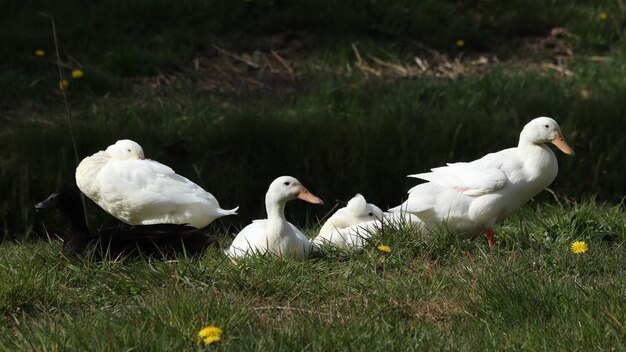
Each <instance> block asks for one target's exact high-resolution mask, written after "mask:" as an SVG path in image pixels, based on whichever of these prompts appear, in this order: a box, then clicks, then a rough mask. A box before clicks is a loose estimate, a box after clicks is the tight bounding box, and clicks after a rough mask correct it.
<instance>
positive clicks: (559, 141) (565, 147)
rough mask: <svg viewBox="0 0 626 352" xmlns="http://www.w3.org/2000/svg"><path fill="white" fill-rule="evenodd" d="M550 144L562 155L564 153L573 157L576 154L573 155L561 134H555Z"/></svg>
mask: <svg viewBox="0 0 626 352" xmlns="http://www.w3.org/2000/svg"><path fill="white" fill-rule="evenodd" d="M550 142H552V144H554V145H556V147H557V148H559V149H560V150H561V151H562V152H563V153H565V154H567V155H571V156H574V155H575V154H576V153H574V149H572V147H570V146H569V145H568V144H567V142H566V141H565V138H563V136H562V135H561V133H557V135H556V138H554V139H553V140H551V141H550Z"/></svg>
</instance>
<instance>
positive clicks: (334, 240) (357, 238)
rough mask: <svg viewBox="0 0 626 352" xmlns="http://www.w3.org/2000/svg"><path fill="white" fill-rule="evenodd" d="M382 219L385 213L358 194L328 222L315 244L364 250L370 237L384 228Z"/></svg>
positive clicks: (316, 238)
mask: <svg viewBox="0 0 626 352" xmlns="http://www.w3.org/2000/svg"><path fill="white" fill-rule="evenodd" d="M382 219H383V211H382V210H380V208H379V207H377V206H376V205H374V204H371V203H367V201H366V200H365V197H363V196H362V195H360V194H357V195H355V196H354V197H353V198H352V199H350V201H348V204H347V205H346V206H345V207H343V208H341V209H339V210H337V211H336V212H335V213H334V214H333V215H332V216H331V217H330V218H328V220H326V222H325V223H324V225H323V226H322V228H321V229H320V231H319V234H318V235H317V237H315V239H314V240H313V244H314V245H315V246H318V247H319V246H323V245H331V246H335V247H338V248H342V249H347V248H362V247H363V246H364V245H365V244H366V243H367V239H368V238H369V237H370V235H371V234H372V233H373V232H376V231H379V230H380V229H381V228H382Z"/></svg>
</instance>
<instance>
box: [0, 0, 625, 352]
mask: <svg viewBox="0 0 626 352" xmlns="http://www.w3.org/2000/svg"><path fill="white" fill-rule="evenodd" d="M603 13H604V14H606V17H601V14H603ZM50 15H52V16H54V19H55V22H56V25H57V30H58V33H59V45H60V51H61V58H60V59H61V63H62V65H63V74H64V75H69V73H70V72H71V70H72V69H75V68H80V69H82V70H83V71H84V72H85V76H84V77H83V78H81V79H70V87H69V90H68V91H67V93H68V98H69V103H70V108H71V112H72V124H73V132H74V134H75V135H76V139H77V148H78V152H79V157H84V156H87V155H90V154H92V153H93V152H95V151H97V150H100V149H102V148H104V147H106V146H107V145H109V144H111V143H112V142H114V141H115V140H117V139H121V138H132V139H135V140H136V141H138V142H139V143H140V144H141V145H142V146H143V147H144V150H145V151H146V156H147V157H149V158H152V159H155V160H158V161H160V162H163V163H165V164H167V165H170V166H171V167H173V168H174V169H175V170H176V171H177V172H179V173H180V174H182V175H185V176H186V177H188V178H190V179H191V180H193V181H194V182H197V183H198V184H200V185H201V186H203V187H205V188H206V189H207V190H209V191H210V192H212V193H213V194H214V195H215V196H216V197H217V198H218V199H219V200H220V202H221V204H222V205H223V206H224V207H225V208H230V207H233V206H235V205H239V206H240V212H239V213H240V215H239V216H238V217H229V218H228V219H223V220H220V221H219V222H218V223H216V224H213V225H211V231H215V232H218V233H220V234H224V233H233V231H234V230H233V229H236V228H239V227H241V225H244V224H246V223H247V222H248V221H249V220H250V219H253V218H259V217H262V216H263V204H262V200H263V195H264V193H265V191H266V189H267V186H268V184H269V183H270V182H271V180H273V179H274V178H275V177H277V176H279V175H283V174H291V175H293V176H296V177H298V178H299V179H300V181H302V183H303V184H304V185H306V186H307V187H308V188H309V189H310V190H311V191H312V192H313V193H315V194H317V195H318V196H320V197H321V198H323V199H324V200H325V201H326V206H324V207H311V206H306V205H304V204H292V205H290V206H289V208H288V213H287V216H288V218H289V219H290V220H293V221H294V222H296V223H298V224H304V223H307V224H309V225H308V231H307V232H308V234H309V235H313V234H314V233H315V230H316V225H315V224H316V222H315V219H316V218H321V217H322V216H323V215H324V214H326V213H327V212H328V211H329V210H330V209H331V208H332V206H333V204H334V203H335V201H336V200H337V201H344V200H347V199H350V198H351V197H352V196H353V195H354V194H355V193H357V192H360V193H362V194H364V195H365V197H366V198H367V199H368V201H370V202H373V203H375V204H377V205H379V206H381V207H382V208H386V207H387V206H395V205H397V204H399V203H400V202H401V200H402V198H403V197H405V196H406V193H405V192H406V190H407V189H409V188H410V187H411V186H413V185H414V182H413V181H412V180H407V179H406V178H405V175H407V174H411V173H416V172H421V171H424V170H428V169H429V168H431V167H435V166H438V165H442V164H444V163H445V162H448V161H464V160H471V159H475V158H477V157H479V156H481V155H484V154H485V153H488V152H492V151H495V150H498V149H502V148H506V147H509V146H513V145H515V144H516V143H517V137H518V134H519V131H520V130H521V127H522V126H523V125H524V124H525V123H526V122H527V121H529V120H530V119H532V118H533V117H536V116H541V115H544V116H545V115H547V116H551V117H554V118H555V119H556V120H557V121H558V122H559V123H560V124H561V126H562V129H563V132H564V135H565V137H566V138H567V140H568V142H569V143H570V144H571V145H572V146H573V147H574V149H575V150H576V153H577V155H576V157H575V158H566V157H564V156H562V155H558V158H559V175H558V177H557V179H556V181H555V183H554V184H553V185H552V186H551V188H552V189H553V190H554V191H555V192H556V194H557V198H554V197H552V196H551V195H550V194H549V193H547V192H543V193H541V194H539V195H538V196H537V197H536V198H535V200H534V201H532V202H530V203H529V204H528V205H526V206H525V207H524V208H523V209H522V210H521V211H520V212H519V213H517V214H516V215H514V216H513V217H511V218H509V219H508V220H507V221H505V222H504V223H503V224H501V226H499V227H498V228H497V230H496V239H497V240H498V248H497V249H496V250H495V251H490V250H488V249H487V245H486V241H485V240H484V238H482V237H479V238H477V239H475V240H468V239H462V238H458V237H456V236H454V235H452V234H450V233H448V232H447V231H445V229H441V230H438V231H436V232H435V233H434V234H432V235H430V236H427V237H423V238H422V237H416V236H415V235H414V231H413V230H412V229H410V228H403V229H401V230H399V231H389V230H386V231H385V232H383V233H381V234H379V236H378V237H376V240H375V241H374V243H372V245H371V246H368V247H367V248H366V249H365V250H363V251H360V252H357V253H352V254H350V253H345V252H341V251H332V250H329V251H326V252H325V253H324V255H323V256H322V257H321V258H315V259H311V260H307V261H304V262H294V261H286V260H280V259H277V258H273V257H266V258H256V259H251V260H247V261H245V262H242V263H241V264H239V265H237V264H234V263H232V262H230V261H228V260H225V258H224V256H223V254H222V251H221V249H220V248H213V249H211V250H209V251H208V252H207V253H206V254H205V255H203V256H201V257H199V258H179V259H178V260H177V261H173V262H165V261H161V260H154V259H153V260H148V259H139V260H130V259H122V260H120V261H112V260H111V261H104V262H100V263H92V262H89V261H82V260H78V259H76V258H67V257H65V256H63V255H62V254H61V245H60V244H59V243H58V241H51V242H48V241H47V240H42V239H46V237H47V236H46V235H47V234H48V231H46V230H50V231H51V232H50V233H52V232H53V231H56V230H61V229H63V228H64V227H65V226H66V223H65V221H64V220H63V219H62V218H61V217H59V216H58V214H55V213H54V212H48V213H42V214H34V212H33V211H32V207H33V205H34V204H35V203H36V202H38V201H40V200H42V199H44V198H45V197H47V196H48V195H49V194H50V193H51V192H53V191H54V190H56V189H57V188H59V187H60V186H61V185H62V184H65V183H68V182H71V181H72V179H73V174H74V169H75V167H76V163H77V160H74V156H73V149H72V144H71V142H70V141H69V134H68V130H67V128H68V125H67V119H66V116H65V113H64V109H63V105H62V99H61V95H60V93H59V92H58V88H57V86H58V76H57V69H56V59H55V58H54V57H53V55H52V53H53V52H54V50H53V48H54V46H53V41H52V37H51V30H50V21H49V16H50ZM625 23H626V8H624V6H623V4H622V3H621V2H620V1H612V2H611V1H609V2H603V3H601V4H600V3H598V2H595V1H587V0H585V1H578V2H577V3H576V5H575V6H574V5H571V4H570V3H568V2H562V1H545V0H527V1H512V2H511V1H509V2H506V4H505V3H501V2H497V1H495V2H494V1H482V0H479V1H463V2H459V1H439V0H426V1H418V2H416V1H412V0H407V1H368V2H360V1H343V2H342V1H326V2H319V1H308V0H303V1H298V2H285V1H266V0H262V1H257V0H254V1H227V2H224V1H212V0H209V1H200V0H192V1H185V2H177V3H173V2H171V3H170V2H167V1H148V0H144V1H132V2H127V3H124V4H115V6H112V5H109V3H107V2H98V1H95V2H90V3H89V4H83V3H80V2H77V1H75V0H68V1H62V2H50V3H49V4H48V3H46V4H44V3H39V2H36V1H8V2H4V3H3V4H2V11H0V40H1V41H2V42H3V43H4V45H3V46H0V55H2V57H3V59H4V60H3V61H2V63H0V110H1V114H0V123H2V125H3V129H2V131H0V231H1V232H2V239H0V319H2V321H1V322H0V350H50V351H57V350H122V349H123V350H128V349H135V350H169V351H178V350H193V349H200V348H198V347H197V346H196V345H195V339H196V334H197V332H198V331H199V330H200V329H201V328H203V327H205V326H207V325H216V326H219V327H220V328H222V329H223V330H224V335H223V339H222V341H220V342H219V343H217V344H216V345H214V346H211V347H209V348H207V349H225V350H264V351H265V350H390V349H391V350H444V349H445V350H467V351H476V350H530V351H537V350H544V351H554V350H567V351H572V350H580V351H587V350H615V351H623V350H625V349H624V347H623V346H624V345H625V343H626V330H625V327H626V304H625V302H624V293H625V292H626V281H624V279H623V278H624V276H625V274H626V272H625V268H624V263H625V262H626V250H625V248H624V246H625V243H626V216H625V210H624V205H623V197H624V195H625V194H626V184H625V183H624V175H625V174H626V170H624V165H626V163H625V162H624V158H623V150H624V148H625V147H626V145H625V143H626V139H625V138H624V137H623V131H622V130H621V129H620V127H621V126H622V125H623V123H624V119H623V112H624V111H626V95H625V94H626V93H625V92H626V81H625V80H624V77H625V73H626V64H625V62H626V61H625V60H624V58H625V55H626V51H625V50H624V49H625V48H626V46H625V42H624V35H623V33H624V32H625V28H624V24H625ZM458 39H463V41H464V46H462V47H459V46H457V45H456V42H457V40H458ZM37 49H42V50H45V51H46V53H47V54H46V55H45V56H44V57H36V56H34V51H35V50H37ZM416 59H417V60H416ZM557 153H558V152H557ZM555 199H558V201H559V202H561V203H563V204H555ZM583 199H590V200H586V201H583ZM576 201H577V203H576ZM88 207H89V209H88V213H89V214H90V223H91V224H96V225H95V226H99V225H100V224H103V223H110V222H111V219H110V217H108V216H106V214H104V212H102V211H101V210H99V209H97V208H96V207H94V206H93V205H88ZM43 224H45V225H43ZM576 240H584V241H586V242H587V243H588V245H589V251H588V252H587V253H584V254H582V255H574V254H573V253H571V252H570V251H569V246H570V245H571V243H572V242H573V241H576ZM228 242H229V240H228V239H227V240H226V241H225V242H224V243H223V246H226V245H228ZM379 244H386V245H389V246H390V247H391V248H392V252H391V253H389V254H383V253H381V252H380V251H378V250H377V249H376V246H377V245H379Z"/></svg>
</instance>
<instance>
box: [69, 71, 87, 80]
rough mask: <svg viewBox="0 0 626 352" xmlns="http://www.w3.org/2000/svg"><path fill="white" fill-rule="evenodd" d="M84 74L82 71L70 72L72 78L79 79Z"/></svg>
mask: <svg viewBox="0 0 626 352" xmlns="http://www.w3.org/2000/svg"><path fill="white" fill-rule="evenodd" d="M84 75H85V73H84V72H83V71H82V70H74V71H72V78H81V77H82V76H84Z"/></svg>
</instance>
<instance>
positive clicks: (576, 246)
mask: <svg viewBox="0 0 626 352" xmlns="http://www.w3.org/2000/svg"><path fill="white" fill-rule="evenodd" d="M570 248H571V249H572V252H573V253H575V254H582V253H585V252H586V251H587V249H588V248H587V243H585V242H584V241H576V242H574V243H572V246H571V247H570Z"/></svg>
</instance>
